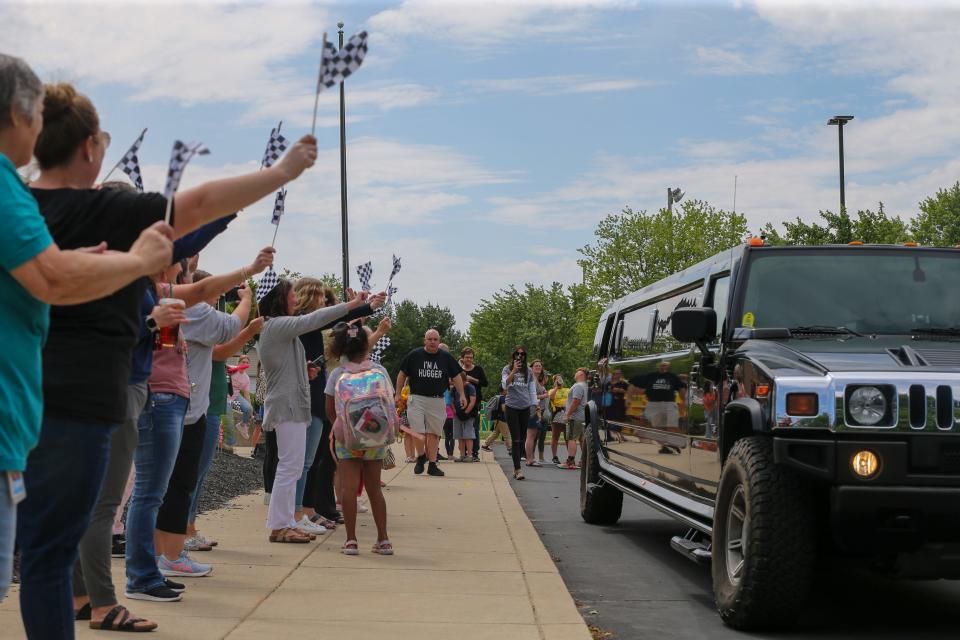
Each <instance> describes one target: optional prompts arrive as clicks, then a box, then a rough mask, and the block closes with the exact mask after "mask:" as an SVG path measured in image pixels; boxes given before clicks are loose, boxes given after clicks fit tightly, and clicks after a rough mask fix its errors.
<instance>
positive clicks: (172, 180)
mask: <svg viewBox="0 0 960 640" xmlns="http://www.w3.org/2000/svg"><path fill="white" fill-rule="evenodd" d="M208 153H210V150H209V149H207V148H206V147H205V146H204V145H203V143H202V142H186V143H184V142H181V141H180V140H177V141H176V142H174V143H173V152H172V153H171V154H170V167H169V168H168V169H167V186H166V188H164V190H163V195H164V196H166V198H167V200H168V201H169V200H171V199H172V198H173V194H174V193H176V192H177V188H178V187H179V186H180V178H181V177H182V176H183V170H184V168H185V167H186V166H187V163H188V162H190V159H191V158H193V156H195V155H197V154H200V155H202V156H203V155H206V154H208Z"/></svg>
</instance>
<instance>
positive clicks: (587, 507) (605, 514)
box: [580, 427, 623, 525]
mask: <svg viewBox="0 0 960 640" xmlns="http://www.w3.org/2000/svg"><path fill="white" fill-rule="evenodd" d="M594 443H595V440H594V435H593V429H592V428H590V427H587V428H586V429H585V430H584V433H583V461H582V462H581V465H580V516H581V517H582V518H583V520H584V522H586V523H587V524H599V525H612V524H616V523H617V521H618V520H620V514H621V513H622V511H623V493H622V492H621V491H620V490H619V489H617V488H615V487H612V486H610V485H608V484H601V482H600V462H599V460H598V458H597V455H598V454H597V450H596V446H595V445H594Z"/></svg>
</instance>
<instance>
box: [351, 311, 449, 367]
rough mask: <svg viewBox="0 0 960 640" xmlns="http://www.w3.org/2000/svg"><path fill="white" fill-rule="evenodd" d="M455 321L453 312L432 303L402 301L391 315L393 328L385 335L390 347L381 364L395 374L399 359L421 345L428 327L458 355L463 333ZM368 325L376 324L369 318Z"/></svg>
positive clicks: (373, 325)
mask: <svg viewBox="0 0 960 640" xmlns="http://www.w3.org/2000/svg"><path fill="white" fill-rule="evenodd" d="M455 323H456V321H455V319H454V317H453V313H452V312H451V311H450V309H448V308H447V307H441V306H439V305H435V304H432V303H428V304H427V305H425V306H422V307H421V306H420V305H418V304H417V303H415V302H413V301H411V300H404V301H403V302H400V303H399V304H397V306H396V315H394V318H393V328H392V329H391V330H390V333H389V334H388V335H389V337H390V346H389V347H387V349H386V351H385V352H384V354H383V356H382V357H381V363H382V364H383V366H384V367H386V369H387V371H389V372H390V375H391V376H394V377H396V375H397V372H398V371H399V369H400V361H401V360H403V358H404V356H406V355H407V354H408V353H409V352H410V351H411V350H413V349H415V348H417V347H422V346H423V334H424V333H426V332H427V330H428V329H436V330H437V331H439V332H440V339H441V341H443V342H444V343H446V344H447V345H448V346H449V347H450V352H451V353H452V354H453V355H454V356H457V357H459V355H460V349H462V348H463V346H464V345H465V338H464V335H463V334H462V333H461V332H459V331H457V330H456V329H454V328H453V326H454V324H455ZM369 324H370V326H372V327H375V326H376V324H377V323H376V320H375V319H371V321H370V322H369Z"/></svg>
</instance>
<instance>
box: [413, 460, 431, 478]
mask: <svg viewBox="0 0 960 640" xmlns="http://www.w3.org/2000/svg"><path fill="white" fill-rule="evenodd" d="M430 464H432V465H434V466H436V463H433V462H431V463H430ZM426 465H427V456H426V455H422V456H418V457H417V464H415V465H413V472H414V473H415V474H417V475H420V474H421V473H423V468H424V467H425V466H426Z"/></svg>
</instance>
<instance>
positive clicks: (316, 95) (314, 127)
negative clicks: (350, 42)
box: [310, 31, 343, 135]
mask: <svg viewBox="0 0 960 640" xmlns="http://www.w3.org/2000/svg"><path fill="white" fill-rule="evenodd" d="M341 33H343V32H341ZM340 39H341V40H343V36H342V35H341V36H340ZM326 52H327V32H326V31H324V32H323V46H322V47H320V70H319V71H318V72H317V91H316V93H314V94H313V124H311V125H310V135H315V134H316V133H317V105H318V104H319V102H320V83H321V82H323V56H324V55H325V54H326Z"/></svg>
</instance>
